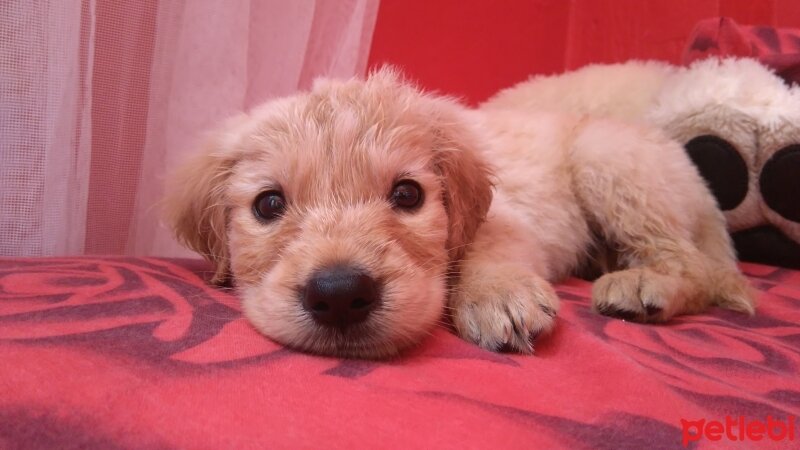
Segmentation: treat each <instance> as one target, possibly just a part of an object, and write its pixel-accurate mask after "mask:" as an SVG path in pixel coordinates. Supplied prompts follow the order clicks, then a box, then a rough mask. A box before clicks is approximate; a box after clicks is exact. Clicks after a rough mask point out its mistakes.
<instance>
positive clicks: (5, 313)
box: [0, 257, 800, 449]
mask: <svg viewBox="0 0 800 450" xmlns="http://www.w3.org/2000/svg"><path fill="white" fill-rule="evenodd" d="M204 268H205V266H204V265H203V264H202V263H200V262H195V261H185V260H181V261H174V260H170V261H168V260H161V259H132V258H125V259H122V258H90V257H83V258H69V259H15V260H0V364H2V365H0V447H2V448H104V449H107V448H120V447H121V448H131V447H135V448H142V447H146V448H297V447H300V448H323V447H336V448H383V447H402V448H518V447H526V448H534V447H541V448H546V447H550V446H553V445H559V446H564V447H570V448H581V447H593V448H609V449H619V448H675V447H681V445H682V443H683V442H684V439H685V442H686V444H688V445H689V446H690V447H692V446H696V447H698V448H704V447H705V448H720V447H729V446H731V445H733V444H737V445H741V444H746V445H747V446H756V445H758V446H759V447H761V446H764V445H768V446H776V447H777V446H787V445H789V446H795V447H796V446H797V443H798V442H800V436H798V434H800V430H798V428H800V424H798V423H796V422H800V421H798V420H795V419H794V418H793V417H794V416H798V415H800V377H798V367H800V272H793V271H789V270H782V269H775V268H770V267H764V266H756V265H743V268H744V270H745V271H746V272H747V273H748V275H750V276H751V277H752V279H753V282H754V284H755V286H756V287H757V288H758V289H759V290H760V291H761V292H762V294H761V295H760V300H761V303H760V308H759V312H758V315H757V316H756V317H754V318H747V317H744V316H741V315H738V314H735V313H731V312H728V311H723V310H718V309H715V310H712V311H710V312H709V313H708V314H705V315H700V316H694V317H684V318H679V319H677V320H674V321H673V322H671V323H670V324H668V325H663V326H654V325H638V324H634V323H629V322H624V321H620V320H614V319H609V318H606V317H601V316H599V315H596V314H594V313H592V312H591V310H590V306H589V301H588V293H589V287H590V285H589V283H587V282H584V281H579V280H570V281H568V282H566V283H564V284H562V285H560V286H559V287H558V292H559V294H560V296H561V298H562V300H563V305H562V309H561V312H560V316H559V319H558V320H559V323H558V326H557V331H556V332H555V334H553V335H551V336H550V337H548V338H545V339H543V340H541V341H540V342H539V343H538V344H537V347H536V356H517V355H508V354H493V353H489V352H486V351H483V350H480V349H479V348H477V347H475V346H473V345H470V344H468V343H466V342H463V341H461V340H459V339H458V338H457V337H455V336H454V335H452V334H451V333H450V332H448V331H447V330H445V329H438V330H436V331H435V332H434V333H433V335H432V336H431V337H430V338H429V339H427V340H426V341H425V342H424V343H423V344H422V345H421V346H420V347H419V348H417V349H415V350H413V351H411V352H410V353H408V354H407V355H405V356H404V357H402V358H400V359H397V360H394V361H387V362H370V361H343V360H339V359H335V358H324V357H316V356H309V355H305V354H301V353H296V352H294V351H290V350H287V349H284V348H282V347H281V346H279V345H277V344H275V343H273V342H271V341H269V340H267V339H266V338H264V337H262V336H261V335H259V334H258V333H257V332H255V331H254V330H253V329H252V328H251V327H250V326H249V325H248V323H247V322H246V321H245V320H244V319H243V318H242V316H241V313H240V310H239V306H238V304H237V300H236V298H235V297H234V296H233V295H232V294H231V293H227V292H222V291H220V290H218V289H215V288H212V287H209V286H207V285H205V284H204V283H203V281H202V271H203V269H204ZM726 416H728V417H730V419H729V422H728V423H727V424H726V422H725V421H726ZM740 416H741V418H740ZM682 420H683V421H693V424H690V423H688V422H682ZM699 420H705V422H704V423H703V424H702V425H701V424H700V422H697V421H699ZM770 420H772V421H771V422H770ZM711 421H719V422H720V423H721V424H722V425H723V426H724V427H725V430H724V431H722V432H721V434H720V433H717V429H716V425H711ZM776 421H782V422H781V423H782V424H783V425H782V426H783V427H784V428H781V427H780V426H778V425H777V423H778V422H776ZM756 422H758V423H761V422H764V424H765V425H767V426H768V428H769V430H768V431H769V432H771V433H772V435H769V434H768V431H763V432H762V434H761V435H759V434H758V423H756ZM742 423H744V424H745V427H744V428H745V430H741V432H740V430H739V428H741V424H742ZM754 423H755V425H753V424H754ZM770 424H771V425H770ZM748 427H750V428H752V429H753V433H750V431H749V430H748ZM697 429H702V433H703V434H702V436H694V435H691V436H689V435H686V434H685V433H684V432H690V433H694V432H695V431H696V430H697ZM781 430H783V431H784V433H783V434H782V435H781V434H780V431H781ZM790 431H792V432H793V433H794V434H792V435H790ZM748 433H749V434H748ZM759 436H761V440H760V441H754V439H755V438H757V437H759ZM792 437H793V439H794V442H791V441H789V439H791V438H792ZM714 438H716V439H718V440H717V441H712V440H710V439H714ZM742 439H744V442H742ZM695 440H696V442H695ZM734 440H735V441H736V442H732V441H734ZM790 442H791V443H790Z"/></svg>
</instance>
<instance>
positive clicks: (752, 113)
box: [482, 58, 800, 242]
mask: <svg viewBox="0 0 800 450" xmlns="http://www.w3.org/2000/svg"><path fill="white" fill-rule="evenodd" d="M798 98H800V95H798V88H793V89H790V88H788V87H787V86H786V85H785V84H784V83H783V81H782V80H781V79H780V78H779V77H778V76H777V75H775V74H774V73H773V72H772V71H771V70H770V69H768V68H767V67H765V66H763V65H762V64H760V63H759V62H758V61H756V60H753V59H746V58H744V59H738V58H727V59H707V60H702V61H698V62H695V63H694V64H692V65H691V66H689V67H685V68H684V67H674V66H670V65H667V64H664V63H660V62H654V61H630V62H627V63H621V64H610V65H590V66H586V67H584V68H581V69H579V70H576V71H573V72H568V73H565V74H563V75H556V76H550V77H541V76H539V77H533V78H531V79H530V80H528V81H525V82H523V83H520V84H518V85H516V86H513V87H511V88H508V89H505V90H503V91H501V92H500V93H498V94H497V95H496V96H494V97H493V98H491V99H489V100H488V101H487V102H486V103H484V104H483V105H482V109H484V110H486V111H491V110H497V109H514V110H519V109H522V110H525V111H557V112H562V113H569V114H589V115H593V116H598V117H610V118H616V119H622V120H625V121H635V122H640V123H644V124H648V125H651V126H656V127H659V128H661V129H663V130H664V131H665V132H666V133H667V135H668V136H669V137H671V138H673V139H675V140H676V141H678V142H679V143H680V144H686V143H687V142H688V141H689V140H691V139H692V138H694V137H697V136H701V135H714V136H718V137H720V138H723V139H725V140H726V141H728V142H730V143H731V144H732V145H734V146H735V147H736V148H737V149H738V150H739V153H740V154H741V155H742V157H743V158H744V160H745V163H746V164H747V168H748V171H749V175H750V176H749V182H750V186H749V189H748V192H747V196H746V197H745V199H744V200H743V201H742V203H741V204H739V205H738V206H737V207H736V208H734V209H732V210H730V211H725V213H724V214H725V217H726V221H727V226H728V228H729V230H730V231H731V232H735V231H739V230H742V229H747V228H751V227H754V226H758V225H764V224H773V225H775V226H777V227H778V228H779V229H781V230H782V231H783V232H784V233H785V234H786V235H787V236H790V237H792V238H793V239H794V240H796V241H798V242H800V239H798V236H800V225H798V224H796V223H792V222H789V221H787V220H786V219H784V218H782V217H781V216H780V215H778V214H776V213H774V212H773V211H771V210H769V209H768V208H766V207H765V206H764V202H763V201H762V199H761V197H760V193H759V189H758V174H759V173H760V172H761V168H762V167H763V165H764V163H765V162H766V161H767V160H768V159H769V157H770V156H771V155H772V154H774V153H775V151H777V150H778V149H780V148H782V147H783V146H785V145H787V144H789V143H796V142H800V141H798V140H797V133H798V131H797V129H798V126H797V125H796V124H798V123H800V121H799V120H798V118H800V102H798Z"/></svg>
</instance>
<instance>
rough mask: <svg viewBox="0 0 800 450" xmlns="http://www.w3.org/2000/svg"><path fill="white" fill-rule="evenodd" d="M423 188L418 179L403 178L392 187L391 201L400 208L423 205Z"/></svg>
mask: <svg viewBox="0 0 800 450" xmlns="http://www.w3.org/2000/svg"><path fill="white" fill-rule="evenodd" d="M422 197H423V195H422V188H421V187H420V186H419V184H418V183H417V182H416V181H412V180H401V181H398V182H397V184H395V185H394V188H392V196H391V201H392V203H393V204H394V206H395V207H397V208H400V209H416V208H419V207H420V205H422V200H423V198H422Z"/></svg>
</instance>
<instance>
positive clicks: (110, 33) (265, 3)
mask: <svg viewBox="0 0 800 450" xmlns="http://www.w3.org/2000/svg"><path fill="white" fill-rule="evenodd" d="M377 10H378V0H317V1H314V0H136V1H117V0H50V1H46V0H0V256H34V255H67V254H71V255H75V254H84V253H87V254H136V255H177V254H182V251H181V250H180V248H179V246H178V245H177V244H176V243H175V242H174V241H173V240H172V238H171V236H170V235H169V232H168V231H167V230H166V229H164V227H163V226H162V225H161V224H160V223H159V217H158V208H157V207H156V203H157V201H158V200H159V198H160V197H161V193H162V185H163V180H164V174H165V172H167V171H169V169H171V168H172V167H174V165H175V163H176V162H177V161H180V160H182V159H184V157H185V156H186V154H187V153H188V152H192V151H193V150H198V149H200V147H201V146H200V145H198V144H199V141H200V140H201V139H202V133H203V131H204V130H207V129H209V128H211V127H213V126H214V125H215V124H216V123H217V122H219V121H220V120H221V119H222V118H224V117H226V116H228V115H232V114H234V113H235V112H237V111H240V110H245V109H248V108H250V107H251V106H253V105H255V104H258V103H260V102H262V101H264V100H267V99H269V98H270V97H274V96H278V95H284V94H288V93H291V92H293V91H295V90H296V89H298V88H306V87H308V86H309V85H310V83H311V81H312V80H313V78H315V77H316V76H319V75H332V76H344V77H349V76H352V75H354V74H361V73H363V72H364V70H365V68H366V60H367V55H368V52H369V44H370V41H371V38H372V30H373V28H374V24H375V18H376V15H377Z"/></svg>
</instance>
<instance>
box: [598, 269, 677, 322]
mask: <svg viewBox="0 0 800 450" xmlns="http://www.w3.org/2000/svg"><path fill="white" fill-rule="evenodd" d="M678 289H679V282H678V280H676V279H674V278H672V277H669V276H665V275H660V274H657V273H654V272H652V271H649V270H647V269H639V268H636V269H628V270H621V271H618V272H611V273H607V274H605V275H603V276H602V277H600V278H599V279H598V280H597V281H595V283H594V286H593V287H592V307H593V308H594V310H595V311H597V312H598V313H600V314H602V315H604V316H610V317H616V318H619V319H623V320H628V321H632V322H663V321H665V320H667V319H669V318H670V316H671V315H672V314H671V310H672V309H673V308H671V306H672V304H673V303H674V302H675V298H676V296H677V295H678Z"/></svg>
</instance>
